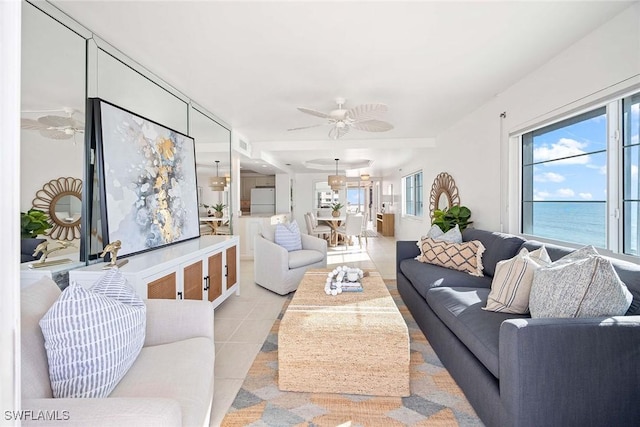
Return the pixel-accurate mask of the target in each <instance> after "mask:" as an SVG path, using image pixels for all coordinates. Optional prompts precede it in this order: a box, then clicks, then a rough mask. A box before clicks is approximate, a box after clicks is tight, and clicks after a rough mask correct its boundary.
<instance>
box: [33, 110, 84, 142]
mask: <svg viewBox="0 0 640 427" xmlns="http://www.w3.org/2000/svg"><path fill="white" fill-rule="evenodd" d="M57 111H58V112H60V111H63V112H65V113H66V115H65V116H57V115H46V116H42V117H38V119H37V120H33V119H24V118H23V119H22V120H21V121H20V125H21V127H22V129H28V130H37V131H39V132H40V135H42V136H44V137H46V138H51V139H70V138H72V137H74V136H75V134H76V133H82V132H84V122H83V121H82V120H80V119H76V118H74V114H79V113H80V111H78V110H76V109H73V108H68V107H65V108H63V109H61V110H45V111H23V113H50V112H57Z"/></svg>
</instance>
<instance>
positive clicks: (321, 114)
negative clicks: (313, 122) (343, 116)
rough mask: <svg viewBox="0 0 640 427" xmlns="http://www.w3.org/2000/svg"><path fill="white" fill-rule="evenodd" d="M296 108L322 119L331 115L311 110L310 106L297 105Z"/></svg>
mask: <svg viewBox="0 0 640 427" xmlns="http://www.w3.org/2000/svg"><path fill="white" fill-rule="evenodd" d="M298 110H300V111H302V112H303V113H307V114H311V115H312V116H316V117H322V118H323V119H330V118H331V116H330V115H328V114H327V113H323V112H321V111H316V110H312V109H311V108H304V107H298Z"/></svg>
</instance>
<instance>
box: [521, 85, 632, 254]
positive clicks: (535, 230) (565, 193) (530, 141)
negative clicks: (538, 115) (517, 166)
mask: <svg viewBox="0 0 640 427" xmlns="http://www.w3.org/2000/svg"><path fill="white" fill-rule="evenodd" d="M639 103H640V94H636V95H633V96H630V97H627V98H624V99H617V100H612V101H611V102H609V103H608V104H606V105H604V106H602V107H599V108H594V109H592V110H590V111H587V112H585V113H582V114H580V115H577V116H573V117H569V118H567V119H564V120H561V121H558V122H555V123H553V124H550V125H548V126H544V127H541V128H538V129H535V130H533V131H531V132H528V133H525V134H523V135H522V199H521V200H522V211H521V212H522V218H521V219H522V230H521V231H522V232H523V233H525V234H529V235H533V236H539V237H543V238H549V239H554V240H560V241H565V242H571V243H575V244H582V245H594V246H597V247H600V248H607V249H610V250H612V251H614V252H624V253H627V254H631V255H638V254H639V250H638V249H639V248H638V244H639V243H638V242H639V239H638V232H639V230H638V220H639V218H640V189H639V188H638V187H639V186H638V165H639V164H640V143H639V141H638V134H639V133H640V111H639Z"/></svg>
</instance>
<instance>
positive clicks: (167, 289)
mask: <svg viewBox="0 0 640 427" xmlns="http://www.w3.org/2000/svg"><path fill="white" fill-rule="evenodd" d="M147 298H149V299H176V273H170V274H167V275H166V276H162V277H160V278H159V279H156V280H153V281H151V282H149V283H147Z"/></svg>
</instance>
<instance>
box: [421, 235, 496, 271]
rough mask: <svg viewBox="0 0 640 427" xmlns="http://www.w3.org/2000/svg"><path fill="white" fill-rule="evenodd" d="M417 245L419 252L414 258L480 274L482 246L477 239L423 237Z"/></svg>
mask: <svg viewBox="0 0 640 427" xmlns="http://www.w3.org/2000/svg"><path fill="white" fill-rule="evenodd" d="M419 246H420V252H421V254H420V255H418V257H416V259H417V260H418V261H420V262H424V263H428V264H435V265H439V266H441V267H446V268H451V269H453V270H459V271H465V272H467V273H469V274H471V275H472V276H482V269H483V267H482V254H483V252H484V246H483V245H482V243H480V241H479V240H472V241H470V242H463V243H449V242H445V241H442V240H434V239H431V238H429V237H424V238H422V239H421V240H420V245H419Z"/></svg>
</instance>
